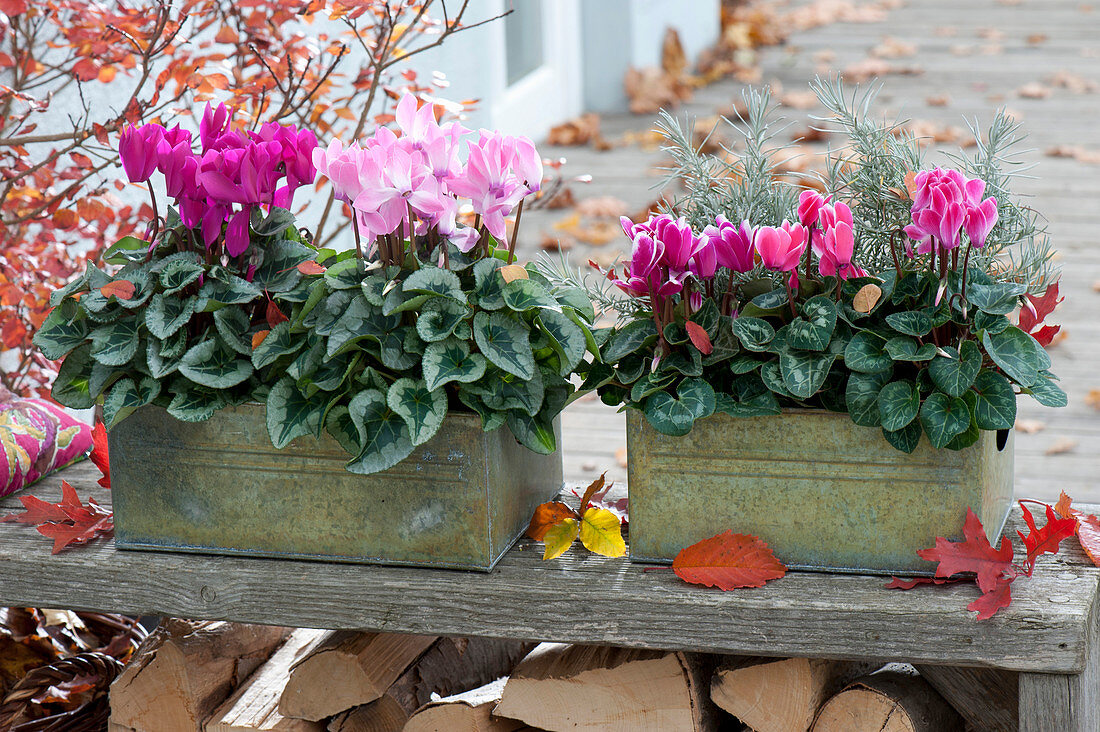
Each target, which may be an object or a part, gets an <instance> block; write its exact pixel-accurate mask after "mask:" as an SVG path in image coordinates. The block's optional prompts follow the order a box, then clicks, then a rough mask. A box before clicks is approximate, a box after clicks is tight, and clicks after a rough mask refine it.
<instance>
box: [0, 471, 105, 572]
mask: <svg viewBox="0 0 1100 732" xmlns="http://www.w3.org/2000/svg"><path fill="white" fill-rule="evenodd" d="M19 500H20V501H22V503H23V506H24V507H25V508H26V509H27V510H26V511H25V512H24V513H22V514H10V515H8V516H5V517H4V518H3V520H4V521H18V522H19V523H25V524H38V526H37V529H38V533H40V534H42V535H43V536H46V537H49V538H50V539H53V553H54V554H57V553H58V552H60V551H62V550H63V549H66V548H68V547H70V546H78V545H80V544H86V543H88V542H89V541H91V540H92V539H95V538H96V537H99V536H111V535H113V534H114V531H115V525H114V514H113V513H112V512H111V511H108V510H106V509H104V508H103V507H102V506H100V505H99V504H98V503H96V502H95V501H94V500H92V499H88V503H87V505H85V504H83V503H81V501H80V498H79V497H78V496H77V495H76V490H75V489H74V488H73V487H72V486H71V485H69V484H68V483H67V482H66V481H61V501H60V502H58V503H47V502H46V501H43V500H41V499H38V498H35V497H34V496H21V497H20V498H19Z"/></svg>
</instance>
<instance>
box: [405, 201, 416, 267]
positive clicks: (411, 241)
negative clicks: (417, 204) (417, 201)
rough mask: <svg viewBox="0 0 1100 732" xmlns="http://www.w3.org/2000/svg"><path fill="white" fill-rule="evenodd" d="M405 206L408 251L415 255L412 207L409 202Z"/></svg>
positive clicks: (414, 226)
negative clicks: (407, 212) (407, 215)
mask: <svg viewBox="0 0 1100 732" xmlns="http://www.w3.org/2000/svg"><path fill="white" fill-rule="evenodd" d="M405 206H406V207H408V209H409V251H410V252H411V253H412V255H413V256H414V257H415V256H416V218H415V214H413V207H412V204H411V203H406V204H405Z"/></svg>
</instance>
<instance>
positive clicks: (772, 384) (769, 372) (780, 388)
mask: <svg viewBox="0 0 1100 732" xmlns="http://www.w3.org/2000/svg"><path fill="white" fill-rule="evenodd" d="M760 379H761V381H763V383H764V385H765V386H767V387H768V389H770V390H771V391H773V392H775V393H776V394H779V395H780V396H785V397H791V398H793V397H794V395H793V394H791V391H790V389H788V388H787V385H786V384H784V383H783V370H782V369H781V368H780V367H779V361H768V362H767V363H765V364H764V365H763V366H761V367H760Z"/></svg>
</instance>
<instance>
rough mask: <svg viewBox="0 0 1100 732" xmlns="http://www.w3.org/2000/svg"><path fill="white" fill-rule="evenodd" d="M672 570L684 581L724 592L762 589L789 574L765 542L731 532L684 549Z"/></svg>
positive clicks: (677, 556) (675, 560)
mask: <svg viewBox="0 0 1100 732" xmlns="http://www.w3.org/2000/svg"><path fill="white" fill-rule="evenodd" d="M672 569H673V571H674V572H676V574H677V576H678V577H680V579H682V580H684V581H685V582H690V583H692V584H695V585H706V586H707V587H718V588H721V589H722V590H733V589H737V588H739V587H763V586H764V583H765V582H767V581H768V580H773V579H779V578H780V577H782V576H783V575H785V574H786V573H787V567H786V566H785V565H783V564H782V563H781V562H780V561H779V560H778V559H776V558H775V555H774V554H772V550H771V549H770V548H769V547H768V545H767V544H766V543H764V542H763V541H761V540H760V539H759V538H757V537H755V536H749V535H747V534H735V533H733V532H732V531H728V530H727V531H725V532H724V533H721V534H718V535H717V536H712V537H710V538H709V539H703V540H702V541H700V542H699V543H697V544H692V545H691V546H689V547H687V548H686V549H683V550H681V551H680V553H679V554H677V555H676V559H674V560H673V562H672Z"/></svg>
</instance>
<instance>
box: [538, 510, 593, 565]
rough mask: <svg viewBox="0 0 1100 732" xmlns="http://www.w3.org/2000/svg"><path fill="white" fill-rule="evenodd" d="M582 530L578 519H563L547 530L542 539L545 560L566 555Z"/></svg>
mask: <svg viewBox="0 0 1100 732" xmlns="http://www.w3.org/2000/svg"><path fill="white" fill-rule="evenodd" d="M609 513H610V512H609ZM580 530H581V527H580V523H579V522H578V521H577V519H572V518H567V519H563V520H562V521H561V522H560V523H557V524H554V525H553V526H551V527H550V528H549V529H547V531H546V535H545V536H543V537H542V541H543V543H544V544H545V545H546V549H545V551H543V553H542V558H543V560H544V561H545V560H547V559H555V558H557V557H560V556H561V555H562V554H565V550H566V549H568V548H569V547H570V546H572V545H573V540H574V539H576V538H577V534H578V533H580ZM585 546H587V544H586V545H585Z"/></svg>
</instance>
